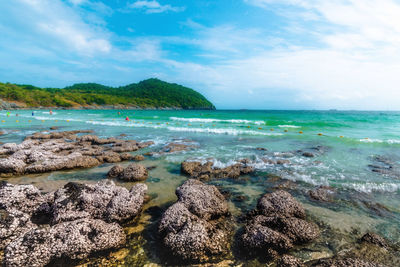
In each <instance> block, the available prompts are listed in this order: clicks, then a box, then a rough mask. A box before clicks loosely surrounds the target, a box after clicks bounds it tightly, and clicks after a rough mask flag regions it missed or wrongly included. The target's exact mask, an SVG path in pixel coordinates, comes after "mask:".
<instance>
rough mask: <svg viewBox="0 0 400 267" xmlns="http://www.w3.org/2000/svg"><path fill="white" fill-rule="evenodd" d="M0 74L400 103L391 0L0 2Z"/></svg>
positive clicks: (231, 102)
mask: <svg viewBox="0 0 400 267" xmlns="http://www.w3.org/2000/svg"><path fill="white" fill-rule="evenodd" d="M0 10H1V16H0V61H1V64H0V81H1V82H12V83H18V84H33V85H36V86H42V87H65V86H67V85H71V84H74V83H79V82H96V83H101V84H104V85H110V86H120V85H126V84H130V83H135V82H138V81H140V80H144V79H147V78H151V77H156V78H159V79H162V80H165V81H167V82H174V83H179V84H182V85H185V86H188V87H191V88H193V89H195V90H197V91H198V92H200V93H202V94H203V95H205V96H206V97H207V98H208V99H209V100H211V101H212V102H213V103H214V104H215V105H216V107H217V108H219V109H243V108H247V109H358V110H400V101H399V99H400V0H379V1H376V0H324V1H321V0H218V1H200V0H138V1H136V0H125V1H122V0H107V1H106V0H103V1H101V0H7V1H0Z"/></svg>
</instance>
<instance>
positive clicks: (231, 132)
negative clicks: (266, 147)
mask: <svg viewBox="0 0 400 267" xmlns="http://www.w3.org/2000/svg"><path fill="white" fill-rule="evenodd" d="M167 129H168V130H170V131H175V132H194V133H212V134H227V135H264V136H278V135H282V134H280V133H264V132H257V131H252V130H237V129H229V128H226V129H224V128H185V127H167Z"/></svg>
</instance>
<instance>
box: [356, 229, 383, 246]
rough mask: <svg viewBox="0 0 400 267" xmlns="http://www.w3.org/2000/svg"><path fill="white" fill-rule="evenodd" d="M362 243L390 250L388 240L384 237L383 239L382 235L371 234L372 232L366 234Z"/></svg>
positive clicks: (362, 238)
mask: <svg viewBox="0 0 400 267" xmlns="http://www.w3.org/2000/svg"><path fill="white" fill-rule="evenodd" d="M360 241H361V242H367V243H370V244H374V245H377V246H379V247H382V248H388V244H387V242H386V240H385V239H384V238H383V237H381V236H380V235H378V234H375V233H371V232H369V233H366V234H365V235H363V236H362V237H361V239H360Z"/></svg>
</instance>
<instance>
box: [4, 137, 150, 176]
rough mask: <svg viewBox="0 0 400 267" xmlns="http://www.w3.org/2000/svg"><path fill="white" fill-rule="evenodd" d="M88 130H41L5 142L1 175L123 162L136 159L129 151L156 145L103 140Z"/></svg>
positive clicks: (133, 141)
mask: <svg viewBox="0 0 400 267" xmlns="http://www.w3.org/2000/svg"><path fill="white" fill-rule="evenodd" d="M87 133H90V131H65V132H50V133H42V132H40V133H35V134H34V135H32V136H28V137H27V138H26V139H25V140H24V141H23V142H22V143H21V144H18V145H17V144H15V143H7V144H4V145H2V146H1V147H0V177H9V176H15V175H24V174H30V173H44V172H51V171H58V170H68V169H76V168H91V167H94V166H98V165H100V164H102V163H105V162H108V163H115V162H121V161H124V160H130V159H133V157H134V156H133V155H131V154H129V153H127V152H132V151H137V150H139V149H142V148H145V147H147V146H149V145H151V144H153V142H144V143H143V142H137V141H135V140H121V139H116V138H113V137H111V138H107V139H102V138H99V137H97V136H95V135H88V134H87ZM78 134H81V135H80V136H78ZM82 134H86V135H82Z"/></svg>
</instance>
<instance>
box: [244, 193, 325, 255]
mask: <svg viewBox="0 0 400 267" xmlns="http://www.w3.org/2000/svg"><path fill="white" fill-rule="evenodd" d="M304 219H305V211H304V208H303V207H302V205H301V204H300V203H299V202H297V201H296V200H295V199H294V198H293V197H292V196H291V195H290V194H289V193H288V192H286V191H282V190H278V191H275V192H273V193H268V194H265V195H264V196H262V197H261V198H260V199H259V200H258V203H257V210H256V211H254V212H253V214H252V216H251V218H250V219H249V220H248V222H247V223H246V225H245V229H244V233H243V234H242V236H241V242H242V245H243V247H244V248H245V249H246V250H247V251H248V252H249V253H250V254H253V253H254V254H255V255H265V256H266V257H267V258H269V259H273V258H277V257H278V256H279V255H281V254H284V253H286V252H287V251H288V250H290V249H291V248H292V247H293V246H294V245H295V244H303V243H306V242H309V241H311V240H313V239H315V238H316V237H318V235H319V229H318V226H316V225H315V224H313V223H310V222H307V221H306V220H304Z"/></svg>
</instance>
